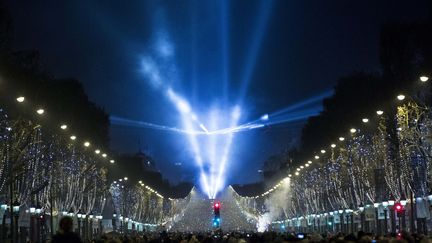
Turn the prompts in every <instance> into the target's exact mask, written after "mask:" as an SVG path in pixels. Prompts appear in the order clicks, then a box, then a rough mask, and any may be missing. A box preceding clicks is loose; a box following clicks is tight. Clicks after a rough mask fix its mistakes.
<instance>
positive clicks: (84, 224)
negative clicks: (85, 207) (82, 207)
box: [81, 213, 88, 240]
mask: <svg viewBox="0 0 432 243" xmlns="http://www.w3.org/2000/svg"><path fill="white" fill-rule="evenodd" d="M81 219H82V235H83V236H82V237H83V238H84V240H87V237H88V228H87V226H88V221H87V214H85V213H83V214H82V215H81Z"/></svg>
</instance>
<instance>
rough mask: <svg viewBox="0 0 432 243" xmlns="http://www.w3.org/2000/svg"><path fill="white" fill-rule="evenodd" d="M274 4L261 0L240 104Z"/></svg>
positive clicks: (242, 84) (243, 77) (244, 74)
mask: <svg viewBox="0 0 432 243" xmlns="http://www.w3.org/2000/svg"><path fill="white" fill-rule="evenodd" d="M272 5H273V4H272V1H261V5H260V7H259V9H260V13H259V15H258V18H257V22H256V28H255V32H254V33H253V36H252V37H251V40H252V42H251V45H250V47H249V50H248V52H247V53H248V54H247V57H246V58H245V59H244V60H246V64H245V66H244V69H243V76H242V79H241V87H240V93H239V101H238V103H239V104H241V103H242V101H243V98H244V97H245V95H246V92H247V89H248V87H249V82H250V80H251V77H252V74H253V70H254V67H255V65H256V62H257V57H258V53H259V50H260V47H261V43H262V41H263V39H264V33H265V30H266V26H267V22H268V19H269V16H270V13H271V9H272Z"/></svg>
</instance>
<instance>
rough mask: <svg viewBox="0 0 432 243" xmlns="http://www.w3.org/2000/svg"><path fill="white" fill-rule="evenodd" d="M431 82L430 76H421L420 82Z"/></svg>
mask: <svg viewBox="0 0 432 243" xmlns="http://www.w3.org/2000/svg"><path fill="white" fill-rule="evenodd" d="M428 80H429V77H428V76H424V75H423V76H421V77H420V81H422V82H427V81H428Z"/></svg>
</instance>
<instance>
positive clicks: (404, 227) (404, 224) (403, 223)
mask: <svg viewBox="0 0 432 243" xmlns="http://www.w3.org/2000/svg"><path fill="white" fill-rule="evenodd" d="M399 202H400V204H401V205H402V207H404V208H405V206H406V205H407V200H406V197H405V195H404V194H402V196H401V199H400V201H399ZM399 220H400V221H399V227H400V228H401V231H402V230H404V229H406V216H405V211H404V213H403V214H402V217H401V218H400V219H399ZM401 221H402V223H401Z"/></svg>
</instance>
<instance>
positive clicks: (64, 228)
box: [52, 216, 82, 243]
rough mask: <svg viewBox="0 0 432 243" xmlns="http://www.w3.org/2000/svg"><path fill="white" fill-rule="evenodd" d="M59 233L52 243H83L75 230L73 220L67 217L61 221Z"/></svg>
mask: <svg viewBox="0 0 432 243" xmlns="http://www.w3.org/2000/svg"><path fill="white" fill-rule="evenodd" d="M59 227H60V229H59V231H58V232H57V234H55V235H54V236H53V240H52V243H82V241H81V238H80V237H79V235H78V234H77V233H75V232H72V229H73V219H72V218H71V217H68V216H65V217H63V218H62V219H60V223H59Z"/></svg>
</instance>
